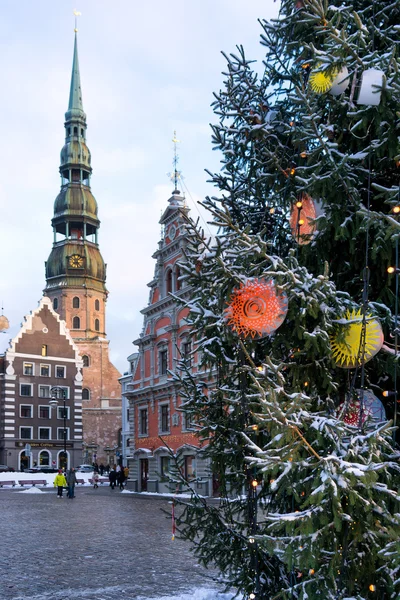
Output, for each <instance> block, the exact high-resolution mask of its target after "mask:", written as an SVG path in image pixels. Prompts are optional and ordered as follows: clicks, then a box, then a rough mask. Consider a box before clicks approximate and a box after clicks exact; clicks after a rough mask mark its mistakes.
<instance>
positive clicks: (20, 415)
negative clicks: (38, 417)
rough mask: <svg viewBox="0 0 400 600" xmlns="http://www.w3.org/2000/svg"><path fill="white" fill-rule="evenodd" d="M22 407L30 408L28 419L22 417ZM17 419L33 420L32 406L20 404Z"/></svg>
mask: <svg viewBox="0 0 400 600" xmlns="http://www.w3.org/2000/svg"><path fill="white" fill-rule="evenodd" d="M23 406H29V407H30V409H31V416H30V417H23V416H22V414H21V413H22V411H21V409H22V407H23ZM19 417H20V419H33V404H20V405H19Z"/></svg>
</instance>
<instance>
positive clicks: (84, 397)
mask: <svg viewBox="0 0 400 600" xmlns="http://www.w3.org/2000/svg"><path fill="white" fill-rule="evenodd" d="M82 400H90V390H89V389H88V388H83V390H82Z"/></svg>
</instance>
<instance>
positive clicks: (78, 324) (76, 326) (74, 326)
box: [72, 317, 81, 329]
mask: <svg viewBox="0 0 400 600" xmlns="http://www.w3.org/2000/svg"><path fill="white" fill-rule="evenodd" d="M80 328H81V320H80V318H79V317H74V318H73V319H72V329H80Z"/></svg>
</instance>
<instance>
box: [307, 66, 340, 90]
mask: <svg viewBox="0 0 400 600" xmlns="http://www.w3.org/2000/svg"><path fill="white" fill-rule="evenodd" d="M320 66H321V65H317V67H316V69H319V68H320ZM337 74H338V69H337V68H333V69H330V70H326V71H318V70H316V71H313V72H312V73H311V75H310V79H309V84H310V87H311V89H312V91H313V92H315V93H316V94H326V92H329V90H330V89H331V87H332V85H333V82H334V80H335V79H336V76H337Z"/></svg>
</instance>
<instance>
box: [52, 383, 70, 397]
mask: <svg viewBox="0 0 400 600" xmlns="http://www.w3.org/2000/svg"><path fill="white" fill-rule="evenodd" d="M55 391H56V398H57V399H58V400H63V399H64V398H65V400H69V387H66V386H61V385H58V386H57V388H56V390H55Z"/></svg>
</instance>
